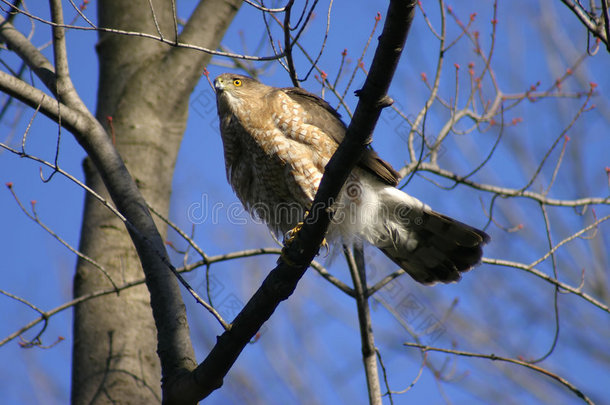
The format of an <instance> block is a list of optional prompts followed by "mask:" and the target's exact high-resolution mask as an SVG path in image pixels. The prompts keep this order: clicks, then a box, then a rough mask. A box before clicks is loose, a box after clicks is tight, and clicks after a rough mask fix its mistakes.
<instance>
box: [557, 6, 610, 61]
mask: <svg viewBox="0 0 610 405" xmlns="http://www.w3.org/2000/svg"><path fill="white" fill-rule="evenodd" d="M561 2H562V3H563V4H565V5H566V7H568V8H569V9H570V10H572V12H573V13H574V14H575V15H576V17H578V19H579V20H580V22H581V23H583V25H584V26H585V27H587V30H589V32H591V34H593V35H594V36H595V37H597V38H599V39H600V40H601V41H602V42H603V43H604V44H606V48H608V50H609V52H610V42H608V40H609V39H608V35H607V30H604V24H602V23H601V22H597V21H595V19H594V18H592V17H591V15H590V14H589V13H587V11H586V10H584V9H583V8H582V7H581V6H580V4H576V3H574V1H572V0H561ZM602 6H606V3H605V1H604V0H602ZM606 7H607V6H606ZM603 11H605V13H607V10H603ZM605 13H604V14H605ZM606 15H607V14H605V15H604V17H606ZM606 18H607V17H606ZM604 20H605V18H604ZM605 22H606V29H607V27H608V26H607V24H608V22H607V20H605Z"/></svg>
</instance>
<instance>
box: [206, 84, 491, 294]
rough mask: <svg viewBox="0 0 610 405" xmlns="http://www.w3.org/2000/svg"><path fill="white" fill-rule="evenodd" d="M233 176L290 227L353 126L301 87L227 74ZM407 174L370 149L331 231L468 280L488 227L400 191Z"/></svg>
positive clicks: (225, 138) (246, 201)
mask: <svg viewBox="0 0 610 405" xmlns="http://www.w3.org/2000/svg"><path fill="white" fill-rule="evenodd" d="M214 87H215V89H216V101H217V107H218V116H219V118H220V133H221V136H222V142H223V147H224V155H225V167H226V172H227V178H228V180H229V183H230V184H231V186H232V187H233V189H234V190H235V193H236V194H237V197H238V198H239V199H240V201H241V202H242V204H243V205H244V207H245V208H246V209H247V210H248V211H249V212H250V213H251V214H252V215H254V216H256V217H258V218H260V219H262V220H263V221H264V222H265V223H266V224H267V226H269V228H270V229H271V230H272V231H274V232H282V233H287V232H289V231H290V230H291V229H293V228H294V227H295V226H297V224H299V222H300V221H302V220H303V218H304V216H305V213H306V211H307V210H308V209H309V208H310V207H311V204H312V202H313V199H314V196H315V194H316V191H317V189H318V186H319V185H320V180H321V179H322V175H323V174H324V167H325V166H326V164H327V163H328V161H329V159H330V158H331V156H332V155H333V153H334V152H335V150H336V149H337V147H338V146H339V143H340V142H341V140H342V139H343V137H344V136H345V132H346V126H345V124H344V123H343V122H342V121H341V118H340V116H339V114H338V113H337V111H335V110H334V109H333V108H332V107H331V106H330V105H329V104H328V103H327V102H326V101H324V100H322V99H321V98H320V97H318V96H316V95H314V94H312V93H309V92H307V91H305V90H303V89H301V88H294V87H291V88H276V87H270V86H266V85H264V84H262V83H260V82H259V81H257V80H255V79H252V78H250V77H247V76H242V75H238V74H232V73H225V74H222V75H220V76H218V77H217V78H216V79H215V80H214ZM398 176H399V175H398V173H397V172H396V171H395V170H394V169H393V168H392V167H391V166H390V164H389V163H387V162H385V161H384V160H382V159H381V158H380V157H379V156H378V155H377V153H375V151H374V150H373V149H371V148H368V149H367V150H366V152H365V154H364V156H363V157H362V159H361V160H360V161H359V163H358V165H357V167H356V168H354V170H353V171H352V173H351V174H350V176H349V178H348V180H347V182H346V184H345V185H344V186H343V189H342V191H341V193H340V195H339V198H338V201H337V202H336V203H335V206H333V208H334V209H335V216H334V218H333V222H332V223H331V225H330V227H329V231H328V235H327V238H329V239H330V240H342V241H344V242H345V241H346V240H347V241H349V240H351V241H353V240H355V238H359V239H360V240H364V241H366V242H368V243H370V244H372V245H374V246H376V247H377V248H379V249H380V250H381V251H382V252H383V253H385V254H386V255H387V256H388V257H389V258H390V259H392V260H393V261H394V262H395V263H396V264H397V265H398V266H400V267H401V268H403V269H404V270H405V271H406V272H407V273H408V274H409V275H410V276H411V277H413V279H415V280H416V281H418V282H420V283H422V284H433V283H436V282H439V281H440V282H443V283H449V282H453V281H457V280H459V279H460V273H461V272H464V271H467V270H470V269H471V268H472V267H473V266H475V265H476V264H478V263H479V262H480V260H481V256H482V249H481V247H482V246H483V245H484V244H486V243H487V242H489V240H490V238H489V236H488V235H487V234H486V233H485V232H483V231H480V230H478V229H476V228H473V227H471V226H469V225H466V224H463V223H461V222H459V221H456V220H455V219H452V218H449V217H447V216H445V215H442V214H439V213H437V212H435V211H433V210H432V209H431V208H430V207H429V206H427V205H426V204H424V203H422V202H421V201H419V200H418V199H416V198H414V197H411V196H409V195H408V194H406V193H404V192H402V191H400V190H398V189H397V188H396V185H397V184H398Z"/></svg>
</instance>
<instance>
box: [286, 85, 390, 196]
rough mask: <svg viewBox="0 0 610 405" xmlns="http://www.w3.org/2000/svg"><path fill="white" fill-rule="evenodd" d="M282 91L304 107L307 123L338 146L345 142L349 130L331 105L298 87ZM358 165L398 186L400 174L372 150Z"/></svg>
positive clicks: (367, 150)
mask: <svg viewBox="0 0 610 405" xmlns="http://www.w3.org/2000/svg"><path fill="white" fill-rule="evenodd" d="M281 90H282V91H283V92H284V93H286V94H287V95H288V96H290V98H292V99H293V100H294V101H296V102H297V103H299V104H300V105H301V106H303V109H305V111H307V112H308V113H309V115H310V118H309V119H308V120H307V121H306V123H307V124H311V125H314V126H316V127H318V128H320V129H321V130H322V131H324V133H326V134H327V135H329V136H330V137H331V138H332V139H333V140H334V141H335V142H337V144H340V143H341V141H343V138H344V137H345V131H346V129H347V128H346V127H345V124H344V123H343V121H341V115H339V113H338V112H337V111H336V110H335V109H334V108H332V107H331V106H330V104H328V103H327V102H326V101H324V100H322V99H321V98H320V97H318V96H316V95H315V94H312V93H310V92H308V91H306V90H303V89H300V88H298V87H286V88H283V89H281ZM358 164H359V166H361V167H363V168H365V169H367V170H368V171H370V172H371V173H373V174H375V175H376V176H377V177H379V178H380V179H381V180H382V181H383V182H384V183H387V184H390V185H392V186H396V185H397V184H398V177H399V174H398V172H396V170H394V169H393V168H392V166H391V165H390V164H389V163H388V162H386V161H385V160H383V159H381V158H380V157H379V155H377V153H376V152H375V151H374V150H373V149H372V148H367V149H366V151H365V152H364V155H363V156H362V158H361V159H360V162H359V163H358Z"/></svg>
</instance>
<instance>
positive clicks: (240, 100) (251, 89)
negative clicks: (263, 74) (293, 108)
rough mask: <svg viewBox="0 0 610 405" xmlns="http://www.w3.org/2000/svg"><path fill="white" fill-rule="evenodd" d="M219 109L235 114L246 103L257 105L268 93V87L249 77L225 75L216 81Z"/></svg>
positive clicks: (232, 74) (215, 87)
mask: <svg viewBox="0 0 610 405" xmlns="http://www.w3.org/2000/svg"><path fill="white" fill-rule="evenodd" d="M214 89H216V100H217V103H218V109H219V110H221V109H223V110H228V111H231V112H233V113H235V112H236V110H237V109H239V108H240V107H242V106H243V104H244V102H246V101H247V102H248V103H250V104H251V103H255V102H256V100H257V99H258V98H260V97H262V96H263V95H264V94H266V93H267V89H268V88H267V86H265V85H264V84H262V83H260V82H258V81H256V80H254V79H252V78H251V77H248V76H242V75H238V74H234V73H223V74H221V75H220V76H218V77H217V78H216V79H215V80H214Z"/></svg>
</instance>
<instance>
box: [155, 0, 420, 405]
mask: <svg viewBox="0 0 610 405" xmlns="http://www.w3.org/2000/svg"><path fill="white" fill-rule="evenodd" d="M415 4H416V1H415V0H392V1H390V5H389V7H388V13H387V19H386V21H385V25H384V29H383V33H382V34H381V36H380V37H379V45H378V47H377V50H376V52H375V56H374V58H373V62H372V65H371V69H370V74H369V75H368V77H367V79H366V81H365V83H364V86H363V88H362V90H360V91H359V92H358V95H359V96H360V101H359V102H358V106H357V107H356V111H355V113H354V118H353V119H352V121H351V123H350V125H349V127H348V129H347V133H346V136H345V139H344V141H343V142H342V143H341V145H339V148H338V149H337V151H336V152H335V154H334V155H333V157H332V158H331V160H330V161H329V163H328V165H327V166H326V169H325V173H324V177H323V178H322V181H321V183H320V187H319V189H318V192H317V194H316V197H315V200H314V203H313V205H312V208H311V211H310V213H309V215H308V216H307V217H306V218H305V221H304V224H303V227H302V228H301V230H300V231H299V232H298V233H297V235H296V237H295V240H294V242H293V243H291V244H290V245H289V246H288V247H287V248H286V250H285V252H284V255H283V256H282V257H281V258H280V260H279V263H278V266H277V267H276V268H275V269H273V270H272V271H271V273H269V275H268V276H267V278H266V279H265V280H264V281H263V284H262V285H261V287H260V288H259V289H258V291H256V293H255V294H254V295H253V296H252V298H251V299H250V301H248V303H247V304H246V305H245V307H244V308H243V309H242V311H241V312H240V313H239V314H238V315H237V317H236V318H235V320H234V321H233V323H232V324H231V328H230V329H229V330H227V331H226V332H224V333H223V334H222V335H221V336H219V337H218V339H217V343H216V345H215V346H214V348H213V349H212V351H211V352H210V353H209V354H208V356H207V358H206V359H205V360H204V361H203V362H202V363H201V364H200V365H199V366H198V367H197V369H196V370H195V371H194V372H193V373H185V375H183V376H182V377H181V378H176V379H174V380H172V381H167V380H166V381H164V387H163V391H164V402H165V403H166V404H175V403H194V402H196V401H198V400H201V399H203V398H205V397H207V396H208V395H209V394H210V393H212V392H213V391H214V390H216V389H218V388H219V387H221V386H222V383H223V379H224V376H225V375H226V374H227V372H228V371H229V369H230V368H231V367H232V366H233V364H234V363H235V361H236V360H237V357H238V356H239V355H240V353H241V352H242V350H243V349H244V347H245V346H246V345H247V344H248V342H250V340H251V339H252V337H254V335H255V334H256V332H257V331H258V330H259V329H260V327H261V326H262V324H263V323H264V322H265V321H267V320H268V319H269V318H270V317H271V315H272V314H273V312H274V311H275V309H276V308H277V306H278V305H279V304H280V302H281V301H283V300H285V299H287V298H288V297H289V296H290V295H291V294H292V293H293V291H294V290H295V288H296V286H297V283H298V281H299V280H300V279H301V277H302V276H303V275H304V274H305V271H306V270H307V268H308V267H309V263H310V262H311V261H312V260H313V258H314V257H315V255H316V254H317V252H318V250H319V248H320V244H321V243H322V240H323V239H324V235H325V234H326V230H327V229H328V226H329V224H330V221H331V219H332V214H333V213H332V210H330V209H329V208H330V207H332V204H333V202H334V201H336V199H337V196H338V195H339V192H340V190H341V188H342V186H343V184H344V182H345V180H346V179H347V176H348V175H349V173H350V172H351V170H352V168H353V167H354V166H355V165H356V163H357V162H358V160H359V159H360V157H361V155H362V154H363V153H364V151H365V148H366V146H367V145H368V144H369V143H370V141H371V135H372V133H373V129H374V128H375V125H376V123H377V120H378V119H379V115H380V113H381V110H382V109H383V108H384V107H387V106H388V105H390V104H391V100H390V99H389V97H388V96H387V91H388V88H389V86H390V83H391V80H392V76H393V74H394V71H395V70H396V66H397V64H398V60H399V58H400V55H401V53H402V50H403V47H404V44H405V41H406V38H407V33H408V31H409V28H410V26H411V22H412V20H413V16H414V10H415Z"/></svg>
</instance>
